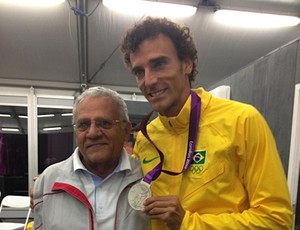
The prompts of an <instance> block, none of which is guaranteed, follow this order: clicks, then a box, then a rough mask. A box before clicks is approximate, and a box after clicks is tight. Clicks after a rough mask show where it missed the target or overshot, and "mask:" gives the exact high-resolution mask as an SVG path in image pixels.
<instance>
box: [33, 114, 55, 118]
mask: <svg viewBox="0 0 300 230" xmlns="http://www.w3.org/2000/svg"><path fill="white" fill-rule="evenodd" d="M37 117H38V118H42V117H54V114H42V115H38V116H37Z"/></svg>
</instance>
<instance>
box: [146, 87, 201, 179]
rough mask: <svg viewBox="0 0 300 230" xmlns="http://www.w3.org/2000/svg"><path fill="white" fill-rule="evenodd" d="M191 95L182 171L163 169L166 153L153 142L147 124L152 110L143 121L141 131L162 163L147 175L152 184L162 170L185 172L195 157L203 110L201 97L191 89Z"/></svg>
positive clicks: (171, 173) (174, 173)
mask: <svg viewBox="0 0 300 230" xmlns="http://www.w3.org/2000/svg"><path fill="white" fill-rule="evenodd" d="M191 97H192V102H191V112H190V120H189V136H188V144H187V153H186V159H185V163H184V166H183V169H182V170H181V172H171V171H167V170H163V169H162V166H163V162H164V154H163V153H162V152H161V151H160V150H159V149H158V148H157V146H156V145H155V144H154V143H153V141H152V140H151V139H150V137H149V135H148V133H147V130H146V126H147V123H148V121H149V119H150V117H151V115H152V113H153V111H152V112H150V113H149V114H148V115H147V116H146V117H145V118H144V119H143V120H142V122H141V132H142V133H143V135H144V136H145V137H146V138H147V140H148V141H149V142H150V143H151V144H152V145H153V146H154V147H155V149H156V150H157V152H158V153H159V157H160V163H159V164H158V165H156V166H155V167H154V168H153V169H152V170H151V171H149V172H148V173H147V174H146V175H145V176H144V179H143V181H145V182H146V183H148V184H151V182H152V181H154V180H155V179H156V178H157V177H159V175H160V174H161V172H164V173H167V174H169V175H173V176H175V175H179V174H181V173H184V172H185V171H186V170H187V169H188V167H189V166H190V164H191V162H192V158H193V153H194V151H195V147H196V138H197V134H198V127H199V122H200V112H201V99H200V98H199V97H198V95H197V94H196V93H195V92H194V91H192V90H191Z"/></svg>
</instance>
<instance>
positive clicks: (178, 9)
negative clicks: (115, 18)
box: [103, 0, 197, 18]
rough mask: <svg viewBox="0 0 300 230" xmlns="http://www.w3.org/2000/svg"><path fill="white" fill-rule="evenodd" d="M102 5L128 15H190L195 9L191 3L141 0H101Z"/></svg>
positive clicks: (177, 16)
mask: <svg viewBox="0 0 300 230" xmlns="http://www.w3.org/2000/svg"><path fill="white" fill-rule="evenodd" d="M181 2H182V1H181ZM103 5H105V6H106V7H108V8H110V9H112V10H114V11H117V12H121V13H126V14H130V15H149V16H164V17H172V18H174V17H175V18H179V17H188V16H192V15H194V14H195V13H196V10H197V7H196V6H192V5H182V4H173V3H166V2H160V1H155V2H154V1H143V0H103Z"/></svg>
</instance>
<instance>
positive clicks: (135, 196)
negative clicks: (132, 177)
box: [128, 181, 151, 210]
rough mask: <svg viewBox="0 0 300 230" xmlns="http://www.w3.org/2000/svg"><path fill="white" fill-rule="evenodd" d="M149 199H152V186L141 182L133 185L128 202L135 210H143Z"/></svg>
mask: <svg viewBox="0 0 300 230" xmlns="http://www.w3.org/2000/svg"><path fill="white" fill-rule="evenodd" d="M149 197H151V190H150V186H149V185H148V184H147V183H146V182H144V181H141V182H140V183H137V184H135V185H133V186H132V187H131V189H130V190H129V193H128V202H129V204H130V206H131V207H132V208H133V209H135V210H142V209H143V208H144V202H145V200H146V199H147V198H149Z"/></svg>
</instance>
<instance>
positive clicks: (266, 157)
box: [134, 88, 292, 230]
mask: <svg viewBox="0 0 300 230" xmlns="http://www.w3.org/2000/svg"><path fill="white" fill-rule="evenodd" d="M195 91H196V93H197V94H198V95H199V96H200V98H201V102H202V105H201V119H200V126H199V134H198V138H197V143H196V150H195V153H194V160H193V162H192V164H191V165H190V167H189V169H188V170H187V171H186V172H185V173H183V174H180V175H177V176H171V175H167V174H165V173H163V172H162V173H161V175H160V176H159V177H158V178H157V179H156V180H155V181H154V182H153V183H152V185H151V190H152V193H153V196H163V195H177V196H178V197H179V199H180V201H181V205H182V206H183V208H184V209H185V210H186V213H185V216H184V219H183V222H182V225H181V228H180V230H231V229H232V230H242V229H249V230H250V229H253V230H258V229H268V230H284V229H288V230H290V229H291V226H292V207H291V202H290V196H289V191H288V187H287V183H286V177H285V173H284V170H283V167H282V164H281V160H280V157H279V155H278V151H277V148H276V144H275V141H274V138H273V136H272V133H271V131H270V129H269V127H268V125H267V123H266V121H265V120H264V118H263V117H262V116H261V115H260V114H259V112H258V111H257V110H256V109H255V108H254V107H252V106H250V105H247V104H243V103H239V102H235V101H231V100H225V99H221V98H216V97H213V96H212V95H211V94H209V93H208V92H206V91H205V90H204V89H202V88H199V89H197V90H195ZM190 103H191V97H189V98H188V100H187V101H186V103H185V105H184V107H183V108H182V110H181V112H180V113H179V115H178V116H176V117H170V118H168V117H164V116H160V115H159V116H158V117H157V118H155V119H154V120H153V121H152V122H151V123H150V124H149V125H148V126H147V132H148V134H149V137H150V138H151V139H152V141H153V142H154V143H155V144H156V146H157V147H158V148H159V149H160V150H161V151H162V152H163V153H164V157H165V160H164V164H163V169H164V170H168V171H173V172H180V171H181V170H182V169H183V164H184V162H185V157H186V151H187V136H188V134H187V133H188V127H189V115H190ZM134 154H135V155H137V156H138V157H139V159H140V162H141V164H142V168H143V173H144V174H146V173H147V172H148V171H149V170H151V169H153V168H154V167H155V166H156V165H157V164H158V163H159V162H160V158H159V157H158V156H159V154H158V152H157V151H156V149H155V148H154V147H153V146H152V145H151V144H150V143H149V142H148V141H147V139H146V138H145V137H144V136H143V134H142V133H139V134H138V137H137V141H136V144H135V147H134ZM151 226H152V230H164V229H167V227H166V226H165V224H164V223H162V222H160V221H157V220H153V221H152V223H151Z"/></svg>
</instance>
